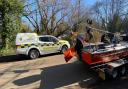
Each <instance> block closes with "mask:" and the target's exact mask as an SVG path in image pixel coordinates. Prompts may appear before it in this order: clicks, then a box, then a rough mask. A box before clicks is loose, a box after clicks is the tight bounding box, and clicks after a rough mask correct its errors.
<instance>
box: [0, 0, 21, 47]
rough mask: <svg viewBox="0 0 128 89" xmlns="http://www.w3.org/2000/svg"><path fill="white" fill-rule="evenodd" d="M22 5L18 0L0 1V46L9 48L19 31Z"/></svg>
mask: <svg viewBox="0 0 128 89" xmlns="http://www.w3.org/2000/svg"><path fill="white" fill-rule="evenodd" d="M22 11H23V3H22V2H21V1H20V0H0V12H1V13H2V29H1V30H0V34H1V38H2V46H3V47H4V48H9V47H11V45H12V43H13V41H14V39H15V34H16V33H17V32H18V31H19V30H20V24H21V14H22Z"/></svg>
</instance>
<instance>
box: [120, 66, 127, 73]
mask: <svg viewBox="0 0 128 89" xmlns="http://www.w3.org/2000/svg"><path fill="white" fill-rule="evenodd" d="M125 73H126V68H125V66H122V67H121V75H125Z"/></svg>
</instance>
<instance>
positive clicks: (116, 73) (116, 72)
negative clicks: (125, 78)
mask: <svg viewBox="0 0 128 89" xmlns="http://www.w3.org/2000/svg"><path fill="white" fill-rule="evenodd" d="M117 76H118V70H117V69H113V71H112V73H111V77H112V78H113V79H115V78H117Z"/></svg>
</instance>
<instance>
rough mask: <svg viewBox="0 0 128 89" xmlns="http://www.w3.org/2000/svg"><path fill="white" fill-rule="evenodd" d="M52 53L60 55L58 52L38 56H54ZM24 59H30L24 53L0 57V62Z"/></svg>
mask: <svg viewBox="0 0 128 89" xmlns="http://www.w3.org/2000/svg"><path fill="white" fill-rule="evenodd" d="M54 55H60V54H59V53H53V54H47V55H42V56H40V58H41V57H49V56H54ZM24 60H30V58H29V57H27V56H25V55H8V56H2V57H0V63H4V62H16V61H24Z"/></svg>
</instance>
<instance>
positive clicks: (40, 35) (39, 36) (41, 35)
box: [38, 35, 55, 37]
mask: <svg viewBox="0 0 128 89" xmlns="http://www.w3.org/2000/svg"><path fill="white" fill-rule="evenodd" d="M38 37H55V36H52V35H40V36H38Z"/></svg>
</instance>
